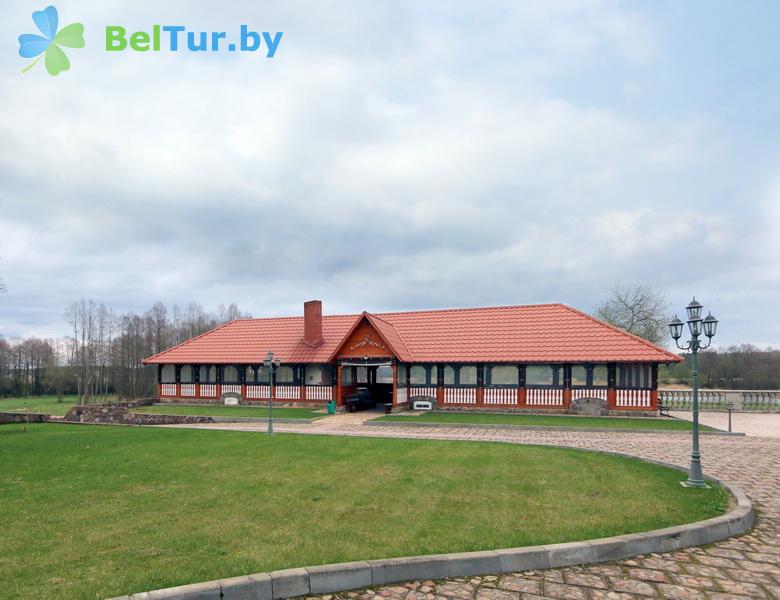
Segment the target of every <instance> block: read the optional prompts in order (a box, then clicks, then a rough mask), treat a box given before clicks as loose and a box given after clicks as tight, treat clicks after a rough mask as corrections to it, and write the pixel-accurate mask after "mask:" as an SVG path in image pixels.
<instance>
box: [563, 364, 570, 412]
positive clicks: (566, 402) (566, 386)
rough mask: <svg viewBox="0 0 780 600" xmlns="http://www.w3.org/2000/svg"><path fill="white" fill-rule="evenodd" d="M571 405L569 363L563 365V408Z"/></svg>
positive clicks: (565, 408)
mask: <svg viewBox="0 0 780 600" xmlns="http://www.w3.org/2000/svg"><path fill="white" fill-rule="evenodd" d="M570 406H571V365H563V409H564V410H568V409H569V407H570Z"/></svg>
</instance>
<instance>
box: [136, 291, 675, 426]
mask: <svg viewBox="0 0 780 600" xmlns="http://www.w3.org/2000/svg"><path fill="white" fill-rule="evenodd" d="M269 350H270V351H273V353H274V355H275V356H276V357H277V358H278V359H279V360H280V362H281V364H280V366H279V367H278V369H277V373H276V377H275V393H274V400H275V401H280V402H283V403H290V404H300V405H311V404H320V405H322V404H325V403H327V402H328V401H329V400H334V401H335V402H336V404H337V405H339V406H343V405H344V400H345V398H346V397H347V396H348V395H350V394H352V393H354V392H355V391H356V390H357V388H358V387H362V386H364V387H368V388H370V390H371V392H372V393H373V394H374V395H375V397H378V398H381V401H386V402H388V403H390V402H391V403H392V405H393V408H394V409H397V410H401V409H403V408H406V407H409V406H410V405H411V403H412V402H413V401H414V400H415V399H422V398H426V399H430V400H433V401H434V403H435V406H436V407H437V408H439V409H448V408H452V409H496V410H499V409H500V410H534V411H538V410H555V411H563V410H567V409H568V408H569V407H570V405H571V403H572V402H573V401H578V400H580V401H582V399H585V398H593V399H598V400H601V401H603V402H604V403H605V405H608V407H609V409H610V410H612V411H645V412H649V411H654V410H656V408H657V405H658V392H657V383H658V365H659V364H661V363H671V362H678V361H680V360H681V359H680V357H679V356H677V355H676V354H673V353H671V352H668V351H667V350H664V349H663V348H660V347H658V346H655V345H653V344H651V343H649V342H647V341H645V340H643V339H641V338H638V337H636V336H634V335H631V334H629V333H626V332H625V331H622V330H620V329H617V328H615V327H612V326H611V325H608V324H606V323H603V322H601V321H599V320H597V319H595V318H593V317H591V316H589V315H587V314H585V313H583V312H580V311H578V310H576V309H574V308H571V307H569V306H566V305H563V304H539V305H528V306H506V307H490V308H465V309H449V310H432V311H414V312H394V313H368V312H364V313H362V314H353V315H327V316H323V314H322V303H321V302H320V301H317V300H314V301H311V302H306V303H305V304H304V315H303V316H302V317H300V316H299V317H281V318H262V319H239V320H235V321H231V322H229V323H226V324H225V325H222V326H220V327H217V328H216V329H213V330H211V331H209V332H207V333H204V334H202V335H200V336H197V337H195V338H192V339H191V340H188V341H186V342H183V343H182V344H179V345H177V346H174V347H173V348H170V349H168V350H165V351H164V352H161V353H159V354H157V355H155V356H152V357H150V358H148V359H147V360H146V361H145V363H146V364H154V365H158V375H159V379H158V381H159V397H160V399H161V401H171V402H187V403H197V402H204V403H222V402H225V401H226V400H227V399H228V398H232V399H233V401H235V400H239V401H240V402H241V403H242V404H252V403H258V404H263V403H266V402H267V401H268V399H269V395H270V385H269V381H268V373H267V370H266V369H265V367H263V366H262V365H263V359H264V358H265V356H266V353H267V352H268V351H269Z"/></svg>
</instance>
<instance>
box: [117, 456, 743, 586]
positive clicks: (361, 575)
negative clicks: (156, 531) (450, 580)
mask: <svg viewBox="0 0 780 600" xmlns="http://www.w3.org/2000/svg"><path fill="white" fill-rule="evenodd" d="M591 451H592V452H593V450H591ZM599 452H601V453H603V454H609V455H613V456H623V457H629V458H634V459H637V460H642V461H643V462H647V463H651V464H656V465H660V466H664V467H668V468H671V469H675V470H677V471H681V472H683V473H685V472H686V470H685V469H684V468H682V467H680V466H678V465H673V464H670V463H665V462H662V461H656V460H649V459H645V458H639V457H636V456H631V455H630V454H625V453H622V452H606V451H599ZM706 479H707V480H708V481H710V482H713V483H716V484H718V485H721V486H722V487H724V488H725V489H726V490H728V491H729V493H730V494H731V496H732V498H733V500H734V502H735V503H736V506H735V507H734V508H733V509H732V510H731V511H729V512H728V513H726V514H724V515H720V516H718V517H713V518H712V519H707V520H705V521H697V522H694V523H687V524H685V525H677V526H674V527H667V528H664V529H656V530H653V531H646V532H642V533H630V534H625V535H618V536H614V537H608V538H598V539H593V540H585V541H582V542H566V543H561V544H547V545H543V546H526V547H523V548H502V549H499V550H485V551H480V552H457V553H452V554H428V555H424V556H407V557H400V558H388V559H378V560H366V561H355V562H348V563H335V564H330V565H317V566H313V567H299V568H294V569H284V570H282V571H273V572H271V573H256V574H253V575H246V576H241V577H231V578H227V579H216V580H213V581H205V582H202V583H193V584H188V585H183V586H178V587H173V588H166V589H161V590H154V591H151V592H140V593H137V594H132V595H128V596H117V597H115V598H111V599H109V600H278V599H281V598H293V597H296V596H307V595H311V594H314V595H317V594H320V595H321V594H329V593H334V592H342V591H346V590H351V589H359V588H366V587H372V586H376V585H385V584H388V583H396V582H402V581H414V580H420V579H444V578H447V577H465V576H474V575H489V574H496V573H514V572H519V571H529V570H538V569H550V568H557V567H567V566H573V565H580V564H587V563H598V562H606V561H612V560H620V559H624V558H629V557H631V556H636V555H638V554H651V553H659V552H674V551H676V550H680V549H681V548H687V547H689V546H701V545H703V544H710V543H712V542H716V541H718V540H722V539H725V538H728V537H731V536H734V535H739V534H742V533H745V532H746V531H748V530H749V529H750V528H751V527H753V523H754V521H755V514H754V512H753V504H752V503H751V501H750V499H749V498H748V497H747V496H746V495H745V493H744V492H743V491H742V490H741V489H740V488H739V487H738V486H736V485H735V484H733V483H730V482H727V481H722V480H720V479H717V478H715V477H709V476H707V477H706Z"/></svg>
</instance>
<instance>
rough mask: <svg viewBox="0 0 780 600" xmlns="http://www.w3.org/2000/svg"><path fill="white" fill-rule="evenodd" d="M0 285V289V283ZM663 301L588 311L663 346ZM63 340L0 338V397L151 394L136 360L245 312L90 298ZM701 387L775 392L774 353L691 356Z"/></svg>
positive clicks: (678, 374)
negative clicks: (120, 309) (120, 308)
mask: <svg viewBox="0 0 780 600" xmlns="http://www.w3.org/2000/svg"><path fill="white" fill-rule="evenodd" d="M0 289H1V288H0ZM668 311H669V308H668V304H667V302H666V300H665V298H664V297H663V296H662V295H661V294H659V293H657V292H656V291H654V290H653V289H652V288H650V287H648V286H624V285H621V284H618V285H617V286H615V288H614V290H613V292H612V295H611V297H610V298H609V299H608V300H607V301H605V302H604V303H603V304H602V305H601V306H599V307H598V309H597V311H596V316H598V317H599V318H601V319H603V320H605V321H607V322H609V323H611V324H613V325H615V326H617V327H620V328H622V329H625V330H626V331H629V332H631V333H634V334H636V335H639V336H640V337H643V338H645V339H647V340H649V341H651V342H653V343H656V344H659V345H663V346H665V345H668V340H669V337H668V330H667V327H666V323H668V321H669V318H670V317H669V315H668ZM65 316H66V318H67V322H68V326H69V334H68V335H67V336H65V337H63V338H58V339H51V340H43V339H38V338H26V339H14V340H5V339H3V338H2V337H0V396H19V395H22V396H24V395H40V394H58V395H63V394H77V395H78V396H79V397H80V398H81V399H82V401H83V402H88V401H90V399H92V398H102V397H106V396H108V395H113V394H118V395H119V396H120V397H123V398H140V397H145V396H149V395H152V394H154V393H155V391H156V388H155V384H156V372H155V368H154V367H146V366H144V365H143V364H142V361H143V359H144V358H147V357H149V356H152V355H153V354H157V353H158V352H161V351H163V350H165V349H167V348H170V347H171V346H174V345H175V344H178V343H180V342H183V341H185V340H188V339H190V338H192V337H194V336H196V335H200V334H201V333H204V332H206V331H208V330H209V329H213V328H214V327H216V326H218V325H220V324H222V323H226V322H227V321H231V320H233V319H239V318H245V317H249V316H250V315H248V314H245V313H243V312H242V311H241V310H240V309H239V308H238V306H236V305H235V304H230V305H229V306H225V305H220V306H219V308H218V309H217V310H216V311H215V312H207V311H206V310H204V309H203V307H202V306H201V305H200V304H198V303H196V302H191V303H190V304H188V305H187V306H185V307H184V308H181V307H179V306H177V305H173V306H172V307H170V308H168V307H166V306H165V304H163V303H162V302H156V303H155V304H154V305H152V307H151V308H150V309H149V310H147V311H145V312H143V313H135V312H127V313H122V314H118V313H116V312H115V311H114V310H113V309H111V308H110V307H107V306H106V305H104V304H99V303H96V302H94V301H93V300H79V301H78V302H74V303H73V304H71V305H70V306H68V307H67V310H66V311H65ZM682 356H683V357H684V358H685V359H686V361H685V362H683V363H679V364H677V365H673V366H671V367H668V368H663V369H661V371H660V372H659V378H660V380H661V382H662V383H664V382H669V383H672V382H675V383H690V363H689V361H690V357H689V356H686V355H682ZM699 373H700V376H701V379H700V381H701V384H702V385H703V386H705V387H710V388H727V389H780V350H774V349H772V348H767V349H760V348H757V347H755V346H751V345H748V344H745V345H742V346H731V347H728V348H724V349H718V350H707V351H704V352H701V353H700V354H699Z"/></svg>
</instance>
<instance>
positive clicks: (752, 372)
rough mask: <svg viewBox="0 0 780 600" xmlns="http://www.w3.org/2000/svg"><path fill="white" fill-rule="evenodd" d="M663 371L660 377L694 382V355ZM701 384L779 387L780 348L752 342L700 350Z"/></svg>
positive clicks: (725, 386) (758, 387) (722, 386)
mask: <svg viewBox="0 0 780 600" xmlns="http://www.w3.org/2000/svg"><path fill="white" fill-rule="evenodd" d="M682 356H683V358H685V362H681V363H677V364H676V365H674V366H673V367H669V368H667V369H665V370H662V371H661V372H660V373H659V378H660V379H661V380H662V381H666V382H669V383H685V384H690V383H691V362H690V361H691V357H690V355H689V354H683V355H682ZM699 383H700V384H701V385H702V386H703V387H707V388H718V389H732V390H777V389H780V350H775V349H773V348H766V349H761V348H757V347H756V346H753V345H752V344H742V345H741V346H729V347H728V348H720V349H715V350H713V349H709V350H704V351H703V352H699Z"/></svg>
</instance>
